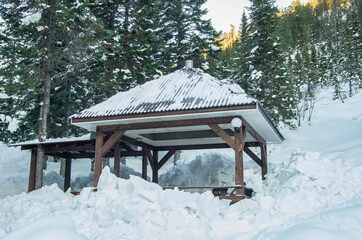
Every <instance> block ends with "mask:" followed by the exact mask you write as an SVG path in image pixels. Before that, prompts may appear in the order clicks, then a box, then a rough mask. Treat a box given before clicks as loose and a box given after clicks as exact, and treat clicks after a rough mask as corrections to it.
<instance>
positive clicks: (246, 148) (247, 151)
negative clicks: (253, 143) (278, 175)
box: [244, 146, 263, 168]
mask: <svg viewBox="0 0 362 240" xmlns="http://www.w3.org/2000/svg"><path fill="white" fill-rule="evenodd" d="M244 152H245V153H246V154H248V155H249V157H250V158H251V159H253V160H254V162H256V164H258V165H259V166H260V167H261V168H262V167H263V163H262V161H261V160H260V158H259V157H258V156H257V155H256V154H255V153H253V151H251V149H250V148H248V147H247V146H244Z"/></svg>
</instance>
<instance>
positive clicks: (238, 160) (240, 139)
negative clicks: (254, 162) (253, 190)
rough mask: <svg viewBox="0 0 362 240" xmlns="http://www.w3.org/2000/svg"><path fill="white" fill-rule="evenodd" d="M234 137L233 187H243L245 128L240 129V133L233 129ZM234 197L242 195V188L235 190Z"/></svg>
mask: <svg viewBox="0 0 362 240" xmlns="http://www.w3.org/2000/svg"><path fill="white" fill-rule="evenodd" d="M234 136H235V147H234V151H235V185H241V186H244V159H243V148H244V142H245V137H246V129H245V127H244V126H243V127H241V128H240V131H236V129H234ZM235 192H236V195H244V194H245V192H244V188H239V189H236V191H235Z"/></svg>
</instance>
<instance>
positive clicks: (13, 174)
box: [0, 142, 30, 198]
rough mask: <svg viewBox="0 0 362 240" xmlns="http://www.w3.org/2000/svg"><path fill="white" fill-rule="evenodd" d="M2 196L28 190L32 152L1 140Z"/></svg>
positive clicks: (0, 181) (0, 172) (0, 196)
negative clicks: (10, 145) (11, 146)
mask: <svg viewBox="0 0 362 240" xmlns="http://www.w3.org/2000/svg"><path fill="white" fill-rule="evenodd" d="M0 153H1V154H0V186H1V188H0V189H1V191H0V198H2V197H5V196H7V195H13V194H18V193H21V192H23V191H27V190H28V178H29V176H28V175H29V159H30V154H29V153H28V152H26V151H20V150H19V149H16V148H9V147H8V146H7V145H5V144H3V143H1V142H0Z"/></svg>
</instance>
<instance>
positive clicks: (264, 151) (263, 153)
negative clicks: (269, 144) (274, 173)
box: [260, 144, 268, 180]
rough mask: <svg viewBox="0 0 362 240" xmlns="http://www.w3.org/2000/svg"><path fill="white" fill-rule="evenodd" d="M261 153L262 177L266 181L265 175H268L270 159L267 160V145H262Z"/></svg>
mask: <svg viewBox="0 0 362 240" xmlns="http://www.w3.org/2000/svg"><path fill="white" fill-rule="evenodd" d="M260 153H261V162H262V168H261V176H262V179H263V180H264V179H265V175H266V174H267V173H268V158H267V149H266V144H265V145H264V144H261V145H260Z"/></svg>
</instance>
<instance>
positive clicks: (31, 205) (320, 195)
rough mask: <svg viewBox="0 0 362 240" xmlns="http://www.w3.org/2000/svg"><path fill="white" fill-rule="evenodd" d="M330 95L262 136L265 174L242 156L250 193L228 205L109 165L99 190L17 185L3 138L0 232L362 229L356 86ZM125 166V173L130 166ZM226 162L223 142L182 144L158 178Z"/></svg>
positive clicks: (195, 180)
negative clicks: (278, 138) (299, 120)
mask: <svg viewBox="0 0 362 240" xmlns="http://www.w3.org/2000/svg"><path fill="white" fill-rule="evenodd" d="M331 99H332V92H329V91H324V92H323V93H322V94H321V95H320V97H319V99H318V101H317V104H316V108H315V111H314V117H313V119H312V123H311V124H308V123H307V122H305V123H303V126H302V127H300V128H299V129H297V130H295V131H291V130H287V129H284V130H282V134H283V135H284V136H285V138H286V141H285V142H284V143H283V144H281V145H275V146H268V151H269V174H268V175H267V179H266V180H265V181H264V182H262V181H261V173H260V168H258V167H257V166H256V164H254V163H253V162H252V161H247V162H246V163H245V169H246V170H245V180H246V183H247V185H248V186H249V187H252V188H253V189H254V191H255V192H256V194H255V196H254V197H253V198H252V199H250V200H243V201H241V202H239V203H236V204H233V205H231V206H229V202H228V201H227V200H222V201H220V200H218V199H216V198H214V197H213V196H212V194H211V193H210V192H206V193H203V194H199V193H186V192H182V191H178V190H165V191H163V190H162V188H161V187H160V186H158V185H156V184H153V183H149V182H146V181H144V180H142V179H141V178H139V177H136V176H131V177H130V179H128V180H125V179H117V178H116V177H115V176H114V175H113V174H111V173H110V171H109V169H108V168H107V169H104V171H103V174H102V176H101V179H100V182H99V191H98V192H92V191H91V188H87V187H86V188H84V189H83V191H82V192H81V194H80V195H79V196H73V195H71V194H69V193H63V192H62V191H61V190H60V189H59V188H58V186H57V185H51V186H46V187H44V188H42V189H40V190H37V191H33V192H31V193H29V194H26V193H21V194H18V195H14V194H16V193H20V192H21V191H25V190H26V188H27V176H28V165H29V162H28V161H29V153H26V152H21V151H20V150H19V149H15V148H8V147H6V146H5V145H3V144H2V145H0V151H1V154H0V186H1V187H0V189H1V194H2V195H0V198H1V197H2V198H1V199H0V239H1V240H9V239H25V238H26V239H255V240H256V239H257V240H261V239H263V240H264V239H288V240H290V239H318V240H320V239H328V240H330V239H332V240H333V239H338V240H340V239H342V240H343V239H350V240H356V239H357V240H358V239H362V179H361V176H362V157H361V156H362V92H360V93H358V94H356V95H355V96H353V97H352V98H350V99H346V101H345V103H341V102H340V101H331ZM127 166H129V167H133V168H134V169H135V170H138V169H137V167H138V166H140V164H139V162H137V160H133V161H128V162H127ZM58 167H59V165H58V164H55V163H49V170H48V171H47V175H46V176H47V177H46V182H48V183H51V182H60V181H62V179H61V178H60V177H59V175H57V174H55V173H54V172H52V170H54V171H58V170H57V168H58ZM89 167H90V166H89V161H74V164H73V168H74V171H72V177H73V179H72V180H73V181H74V182H76V183H77V184H78V185H77V186H78V187H79V186H84V185H85V184H86V183H85V182H82V181H83V180H84V181H85V179H91V176H88V173H89ZM124 170H125V171H126V172H127V174H126V175H127V176H126V177H128V175H129V173H132V171H133V170H131V169H130V168H127V167H124ZM233 171H234V167H233V156H232V154H231V152H230V151H226V150H223V151H221V150H219V151H212V152H210V151H199V152H197V151H190V152H183V153H182V160H180V162H179V164H178V166H176V167H173V166H172V163H169V164H168V165H166V166H165V167H164V168H162V172H163V174H162V175H161V176H160V183H161V184H163V185H174V184H175V185H194V186H195V185H199V186H200V185H217V184H220V185H222V184H232V182H233V174H234V173H233ZM81 173H82V174H83V175H81ZM77 176H82V177H80V178H78V180H77V181H76V180H75V178H76V177H77ZM82 179H83V180H82ZM15 188H16V189H15ZM6 195H9V196H6Z"/></svg>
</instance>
